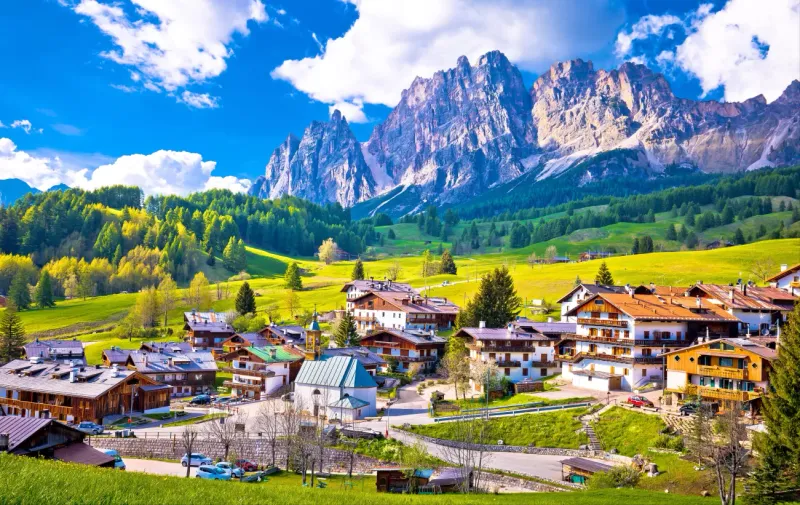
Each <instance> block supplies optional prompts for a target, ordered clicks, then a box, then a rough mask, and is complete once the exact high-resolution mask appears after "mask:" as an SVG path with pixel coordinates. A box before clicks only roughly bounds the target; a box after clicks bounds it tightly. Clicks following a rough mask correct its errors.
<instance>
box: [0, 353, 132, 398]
mask: <svg viewBox="0 0 800 505" xmlns="http://www.w3.org/2000/svg"><path fill="white" fill-rule="evenodd" d="M77 368H78V369H79V371H78V372H77V378H78V380H77V381H76V382H70V381H69V376H70V370H71V369H72V368H71V367H70V366H69V365H64V364H62V363H57V362H53V361H46V362H44V363H41V364H36V363H31V362H30V361H27V360H21V359H17V360H14V361H12V362H10V363H7V364H6V365H4V366H2V367H0V387H2V388H8V389H12V390H22V391H36V392H39V393H53V394H59V395H67V396H78V397H81V398H97V397H99V396H102V395H103V394H105V393H106V392H107V391H108V390H109V389H111V388H113V387H114V386H116V385H118V384H119V383H121V382H123V381H124V380H125V379H127V378H128V377H130V376H131V375H133V374H135V373H136V372H134V371H133V370H126V369H124V368H119V369H118V370H116V371H115V370H114V369H113V368H106V367H100V366H97V367H92V366H81V367H77Z"/></svg>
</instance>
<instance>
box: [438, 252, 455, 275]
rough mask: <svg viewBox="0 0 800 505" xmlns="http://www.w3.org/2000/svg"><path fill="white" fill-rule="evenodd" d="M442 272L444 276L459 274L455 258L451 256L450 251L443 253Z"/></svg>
mask: <svg viewBox="0 0 800 505" xmlns="http://www.w3.org/2000/svg"><path fill="white" fill-rule="evenodd" d="M441 271H442V273H443V274H451V275H456V273H458V268H457V267H456V262H455V261H453V256H452V255H451V254H450V250H449V249H445V250H444V252H443V253H442V264H441Z"/></svg>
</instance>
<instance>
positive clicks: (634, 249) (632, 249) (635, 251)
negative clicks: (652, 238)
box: [631, 238, 641, 254]
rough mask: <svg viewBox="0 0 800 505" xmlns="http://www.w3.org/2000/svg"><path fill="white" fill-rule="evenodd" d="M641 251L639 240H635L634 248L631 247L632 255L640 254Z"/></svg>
mask: <svg viewBox="0 0 800 505" xmlns="http://www.w3.org/2000/svg"><path fill="white" fill-rule="evenodd" d="M640 252H641V251H640V250H639V239H638V238H635V239H633V246H632V247H631V254H639V253H640Z"/></svg>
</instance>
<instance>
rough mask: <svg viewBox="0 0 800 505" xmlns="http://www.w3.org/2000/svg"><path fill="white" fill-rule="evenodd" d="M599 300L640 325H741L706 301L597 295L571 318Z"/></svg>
mask: <svg viewBox="0 0 800 505" xmlns="http://www.w3.org/2000/svg"><path fill="white" fill-rule="evenodd" d="M596 298H602V299H603V300H605V301H606V302H607V303H609V304H611V305H613V306H614V307H616V308H617V309H619V310H620V311H621V312H622V313H623V314H625V315H627V316H629V317H632V318H633V319H634V320H637V321H710V322H726V321H727V322H737V321H738V319H737V318H736V317H735V316H733V315H731V314H729V313H728V312H726V311H725V310H724V309H723V308H722V307H720V306H718V305H716V304H714V303H711V302H710V301H709V300H704V299H702V298H698V299H695V298H694V297H686V296H661V295H627V294H617V293H601V294H597V295H594V296H592V297H590V298H588V299H586V300H585V301H584V302H583V303H581V304H580V305H577V306H576V307H575V308H573V309H572V310H570V311H569V312H568V313H567V315H575V314H577V313H578V312H580V311H581V309H583V308H584V307H585V306H586V305H587V304H589V303H591V302H592V301H593V300H595V299H596Z"/></svg>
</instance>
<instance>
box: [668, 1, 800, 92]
mask: <svg viewBox="0 0 800 505" xmlns="http://www.w3.org/2000/svg"><path fill="white" fill-rule="evenodd" d="M798 27H800V1H798V0H771V1H769V2H752V1H748V0H730V1H729V2H728V3H727V4H726V5H725V7H723V8H722V9H721V10H720V11H718V12H715V13H709V12H705V13H699V15H698V16H697V19H696V20H695V21H694V22H693V23H692V26H691V28H690V30H691V33H690V34H689V36H688V37H686V40H685V41H684V42H683V44H681V45H680V46H678V48H677V50H676V52H675V61H676V64H677V65H679V66H680V67H681V68H682V69H684V70H686V71H687V72H690V73H691V74H693V75H695V76H696V77H697V78H698V79H699V80H700V85H701V86H702V87H703V91H704V93H709V92H711V91H713V90H715V89H717V88H718V87H719V86H724V88H725V99H726V100H728V101H742V100H746V99H748V98H751V97H753V96H756V95H759V94H763V95H764V96H765V97H766V99H767V100H768V101H773V100H775V99H776V98H778V97H779V96H780V95H781V93H783V91H784V90H785V89H786V87H787V86H788V85H789V84H791V82H792V81H793V80H794V79H800V41H799V40H798V36H799V34H800V28H798Z"/></svg>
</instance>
